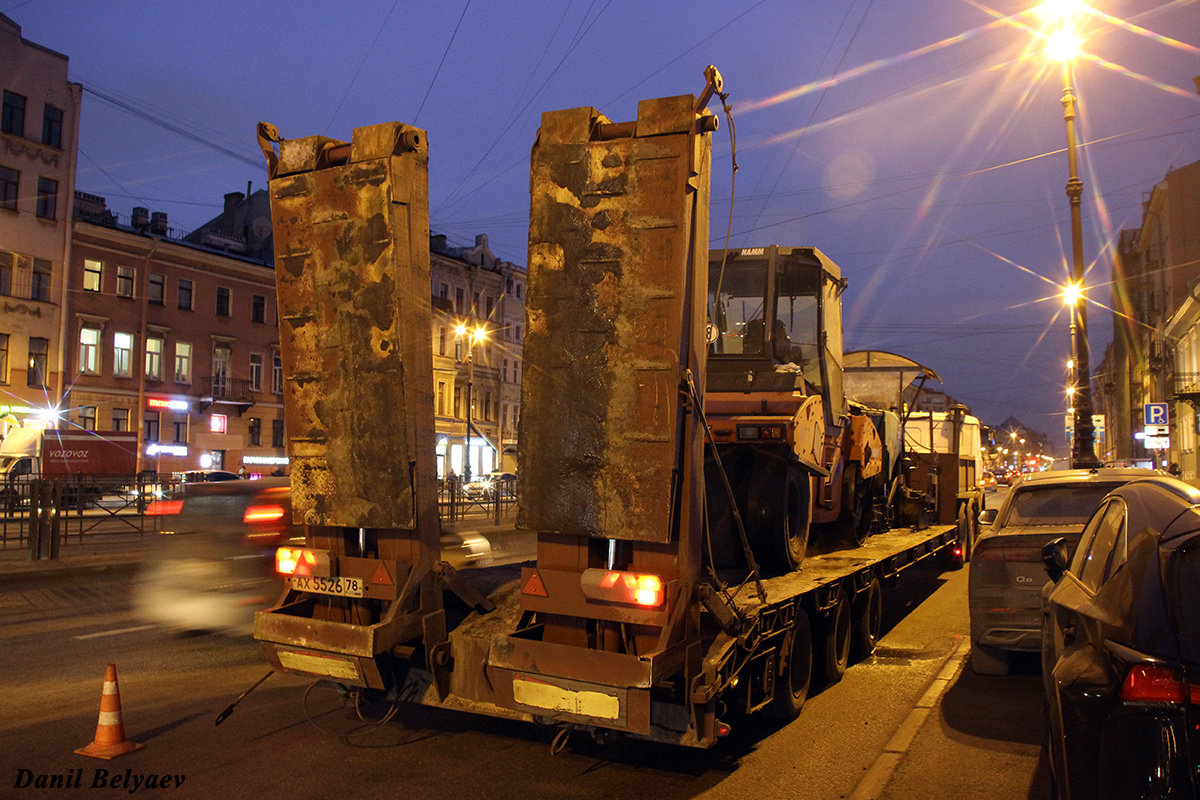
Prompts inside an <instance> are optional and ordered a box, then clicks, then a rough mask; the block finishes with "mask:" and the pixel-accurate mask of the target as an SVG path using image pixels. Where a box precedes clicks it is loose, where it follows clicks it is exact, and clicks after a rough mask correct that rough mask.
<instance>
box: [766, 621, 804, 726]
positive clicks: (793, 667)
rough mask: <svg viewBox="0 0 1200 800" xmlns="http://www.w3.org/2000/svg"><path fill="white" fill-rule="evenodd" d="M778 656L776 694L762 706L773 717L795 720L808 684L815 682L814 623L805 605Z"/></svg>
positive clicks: (798, 714) (767, 714) (801, 706)
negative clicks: (813, 672)
mask: <svg viewBox="0 0 1200 800" xmlns="http://www.w3.org/2000/svg"><path fill="white" fill-rule="evenodd" d="M779 658H780V663H779V679H778V680H777V681H776V682H775V695H774V696H773V697H772V698H771V702H770V703H769V704H768V705H767V707H766V708H764V709H763V714H765V715H766V716H768V717H772V718H774V719H784V720H793V719H795V718H796V717H798V716H800V709H801V708H803V707H804V701H805V700H806V699H808V687H809V685H810V684H811V683H812V668H813V640H812V625H811V624H810V623H809V621H808V613H807V612H806V611H805V610H804V609H803V608H797V609H796V621H795V622H794V623H792V629H791V630H790V631H788V632H787V635H786V638H785V641H784V644H783V647H782V648H780V652H779Z"/></svg>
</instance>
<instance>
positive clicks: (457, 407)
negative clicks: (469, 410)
mask: <svg viewBox="0 0 1200 800" xmlns="http://www.w3.org/2000/svg"><path fill="white" fill-rule="evenodd" d="M454 418H455V419H462V389H460V388H459V387H457V386H456V387H454Z"/></svg>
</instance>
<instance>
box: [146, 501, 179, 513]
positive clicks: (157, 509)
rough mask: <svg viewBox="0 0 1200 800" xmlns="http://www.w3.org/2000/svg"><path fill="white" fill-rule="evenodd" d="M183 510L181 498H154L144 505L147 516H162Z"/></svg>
mask: <svg viewBox="0 0 1200 800" xmlns="http://www.w3.org/2000/svg"><path fill="white" fill-rule="evenodd" d="M181 511H183V501H182V500H155V501H153V502H151V503H150V504H149V505H147V506H146V516H147V517H163V516H169V515H171V514H178V513H179V512H181Z"/></svg>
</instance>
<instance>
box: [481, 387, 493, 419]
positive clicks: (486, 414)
mask: <svg viewBox="0 0 1200 800" xmlns="http://www.w3.org/2000/svg"><path fill="white" fill-rule="evenodd" d="M491 420H492V393H491V392H484V393H483V421H484V422H491Z"/></svg>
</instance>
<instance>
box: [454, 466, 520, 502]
mask: <svg viewBox="0 0 1200 800" xmlns="http://www.w3.org/2000/svg"><path fill="white" fill-rule="evenodd" d="M516 491H517V476H516V475H515V474H513V473H511V472H489V473H488V474H487V475H480V476H479V477H478V478H476V479H475V480H473V481H471V482H470V483H468V484H466V485H464V486H463V493H464V494H466V496H467V497H471V498H492V497H495V496H496V494H497V493H499V494H500V496H501V497H509V496H512V495H514V494H515V493H516Z"/></svg>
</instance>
